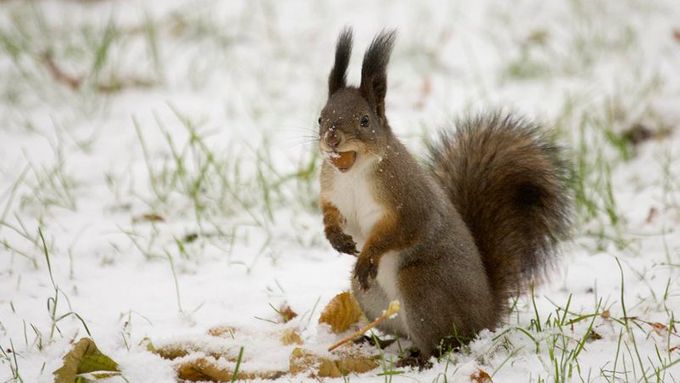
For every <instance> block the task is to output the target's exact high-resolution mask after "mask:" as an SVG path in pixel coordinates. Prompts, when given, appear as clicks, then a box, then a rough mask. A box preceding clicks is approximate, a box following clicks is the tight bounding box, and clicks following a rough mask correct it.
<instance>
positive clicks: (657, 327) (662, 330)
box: [648, 322, 668, 336]
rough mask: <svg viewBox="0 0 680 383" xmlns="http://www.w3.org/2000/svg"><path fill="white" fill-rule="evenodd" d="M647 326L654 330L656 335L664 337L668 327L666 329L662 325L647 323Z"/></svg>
mask: <svg viewBox="0 0 680 383" xmlns="http://www.w3.org/2000/svg"><path fill="white" fill-rule="evenodd" d="M648 324H649V325H650V326H652V330H654V332H655V333H657V335H661V336H664V335H666V331H668V327H666V325H665V324H663V323H659V322H649V323H648Z"/></svg>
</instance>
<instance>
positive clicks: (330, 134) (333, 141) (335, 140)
mask: <svg viewBox="0 0 680 383" xmlns="http://www.w3.org/2000/svg"><path fill="white" fill-rule="evenodd" d="M323 140H324V142H326V145H328V146H329V147H331V148H333V149H335V148H337V147H338V145H340V141H341V140H340V135H338V133H337V132H336V131H335V130H333V131H330V130H329V131H327V132H326V134H324V137H323Z"/></svg>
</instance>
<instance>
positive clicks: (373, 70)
mask: <svg viewBox="0 0 680 383" xmlns="http://www.w3.org/2000/svg"><path fill="white" fill-rule="evenodd" d="M396 36H397V33H396V32H395V31H382V32H380V34H378V35H377V36H376V37H375V38H374V39H373V42H371V45H370V46H369V47H368V49H367V50H366V54H364V63H363V64H362V66H361V86H360V87H359V90H360V91H361V93H362V94H363V96H364V97H365V98H366V100H368V102H369V103H370V104H371V105H372V106H373V107H375V111H376V113H377V114H378V117H381V118H383V117H385V94H387V64H388V63H389V61H390V54H391V53H392V46H393V45H394V40H395V38H396Z"/></svg>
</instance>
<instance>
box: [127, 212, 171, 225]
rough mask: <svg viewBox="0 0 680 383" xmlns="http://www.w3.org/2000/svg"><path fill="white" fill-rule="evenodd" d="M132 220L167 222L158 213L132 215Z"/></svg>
mask: <svg viewBox="0 0 680 383" xmlns="http://www.w3.org/2000/svg"><path fill="white" fill-rule="evenodd" d="M132 222H135V223H137V222H165V218H163V217H162V216H160V215H158V214H156V213H146V214H141V215H138V216H135V217H132Z"/></svg>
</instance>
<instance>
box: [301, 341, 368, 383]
mask: <svg viewBox="0 0 680 383" xmlns="http://www.w3.org/2000/svg"><path fill="white" fill-rule="evenodd" d="M377 367H378V361H377V356H371V355H360V354H356V355H352V354H351V353H345V354H343V355H342V356H340V357H338V358H333V359H331V358H327V357H323V356H319V355H316V354H314V353H312V352H311V351H308V350H304V349H302V348H299V347H298V348H295V349H294V350H293V352H291V354H290V359H289V371H290V373H291V374H293V375H296V374H300V373H305V372H308V373H309V375H310V376H317V377H321V378H338V377H341V376H345V375H347V374H350V373H357V374H361V373H364V372H368V371H371V370H373V369H375V368H377Z"/></svg>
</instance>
